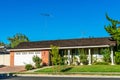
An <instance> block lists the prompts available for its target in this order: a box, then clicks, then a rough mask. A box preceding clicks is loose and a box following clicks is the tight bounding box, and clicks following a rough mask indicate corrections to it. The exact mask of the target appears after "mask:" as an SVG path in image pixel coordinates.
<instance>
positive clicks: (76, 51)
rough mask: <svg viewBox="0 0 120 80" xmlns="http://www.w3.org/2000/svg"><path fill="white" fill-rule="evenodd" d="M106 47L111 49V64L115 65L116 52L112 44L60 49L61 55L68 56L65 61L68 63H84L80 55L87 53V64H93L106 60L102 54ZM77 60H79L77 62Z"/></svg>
mask: <svg viewBox="0 0 120 80" xmlns="http://www.w3.org/2000/svg"><path fill="white" fill-rule="evenodd" d="M105 48H108V49H109V50H110V53H109V54H110V61H111V65H114V52H113V47H112V46H110V47H108V46H106V47H105V46H103V47H91V48H69V49H60V50H59V54H60V55H61V57H64V58H67V60H66V61H65V63H66V64H68V65H71V64H75V65H78V64H79V65H83V64H82V62H81V59H80V58H81V57H80V56H82V54H85V55H86V57H87V64H88V65H92V64H93V63H94V62H104V60H103V57H104V56H103V54H101V50H102V49H105ZM75 62H77V64H76V63H75Z"/></svg>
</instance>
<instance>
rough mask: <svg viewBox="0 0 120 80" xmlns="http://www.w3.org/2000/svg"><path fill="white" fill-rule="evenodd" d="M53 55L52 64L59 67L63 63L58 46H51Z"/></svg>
mask: <svg viewBox="0 0 120 80" xmlns="http://www.w3.org/2000/svg"><path fill="white" fill-rule="evenodd" d="M50 47H51V51H50V53H51V55H52V64H53V65H59V64H60V63H61V56H60V55H59V48H58V47H57V46H53V45H51V46H50Z"/></svg>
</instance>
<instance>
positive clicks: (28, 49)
mask: <svg viewBox="0 0 120 80" xmlns="http://www.w3.org/2000/svg"><path fill="white" fill-rule="evenodd" d="M101 47H110V45H96V46H72V47H59V49H74V48H101ZM50 49H51V48H27V49H9V51H31V50H50Z"/></svg>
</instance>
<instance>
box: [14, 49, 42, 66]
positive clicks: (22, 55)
mask: <svg viewBox="0 0 120 80" xmlns="http://www.w3.org/2000/svg"><path fill="white" fill-rule="evenodd" d="M34 55H37V56H39V57H40V58H41V52H40V51H36V52H16V53H15V56H14V65H15V66H22V65H25V64H32V65H34V62H33V61H32V57H33V56H34Z"/></svg>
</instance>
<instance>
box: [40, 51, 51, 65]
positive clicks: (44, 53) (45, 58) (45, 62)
mask: <svg viewBox="0 0 120 80" xmlns="http://www.w3.org/2000/svg"><path fill="white" fill-rule="evenodd" d="M49 55H50V54H49V51H42V56H41V57H42V64H43V65H45V66H48V65H49V62H50V60H49V59H50V58H49Z"/></svg>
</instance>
